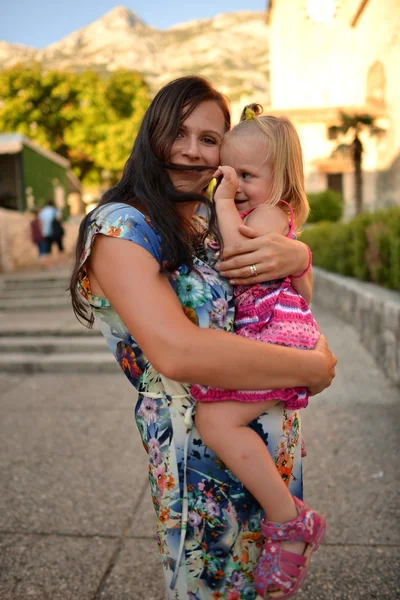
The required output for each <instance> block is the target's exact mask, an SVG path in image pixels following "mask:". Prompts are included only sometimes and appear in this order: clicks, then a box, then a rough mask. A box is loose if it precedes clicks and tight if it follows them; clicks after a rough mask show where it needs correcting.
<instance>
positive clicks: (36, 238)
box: [30, 208, 47, 261]
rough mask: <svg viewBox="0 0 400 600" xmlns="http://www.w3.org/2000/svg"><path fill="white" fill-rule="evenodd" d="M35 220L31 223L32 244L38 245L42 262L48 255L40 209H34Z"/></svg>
mask: <svg viewBox="0 0 400 600" xmlns="http://www.w3.org/2000/svg"><path fill="white" fill-rule="evenodd" d="M32 212H33V219H32V220H31V222H30V226H31V238H32V242H33V243H34V244H35V245H36V247H37V249H38V252H39V259H40V260H41V261H42V260H43V259H44V257H45V255H46V254H47V252H46V241H45V239H44V236H43V230H42V222H41V220H40V218H39V212H40V211H39V209H38V208H34V209H33V211H32Z"/></svg>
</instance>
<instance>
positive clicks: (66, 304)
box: [0, 268, 120, 374]
mask: <svg viewBox="0 0 400 600" xmlns="http://www.w3.org/2000/svg"><path fill="white" fill-rule="evenodd" d="M68 277H69V270H68V269H65V268H64V269H60V270H53V271H51V272H50V271H46V272H38V273H36V272H35V273H19V274H11V275H1V276H0V372H3V373H16V374H17V373H36V372H41V373H43V372H49V373H104V372H107V373H108V372H109V373H116V372H119V370H120V369H119V366H118V365H117V363H116V361H115V359H114V358H113V356H112V354H111V353H110V351H109V350H108V348H107V345H106V343H105V340H104V339H103V337H102V336H101V334H100V332H99V331H98V330H96V329H95V328H94V329H89V330H88V329H86V328H85V327H84V326H82V325H81V324H80V323H79V322H78V321H77V320H76V318H75V316H74V314H73V312H72V308H71V301H70V298H69V293H68V292H67V291H66V289H67V287H68Z"/></svg>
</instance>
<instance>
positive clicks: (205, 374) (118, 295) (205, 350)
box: [90, 235, 336, 393]
mask: <svg viewBox="0 0 400 600" xmlns="http://www.w3.org/2000/svg"><path fill="white" fill-rule="evenodd" d="M90 271H91V272H92V273H93V274H94V276H95V278H96V281H97V282H98V284H99V285H100V287H101V289H102V290H103V293H104V295H105V296H106V297H107V298H108V299H109V300H110V302H111V304H112V305H113V308H114V309H115V310H116V312H117V313H118V315H119V316H120V317H121V319H122V320H123V322H124V323H125V325H126V326H127V328H128V330H129V332H130V333H131V335H132V336H133V337H134V338H135V340H136V341H137V343H138V344H139V346H140V347H141V348H142V350H143V352H144V354H145V355H146V356H147V358H148V359H149V361H150V362H151V363H152V365H153V366H154V368H155V369H157V370H158V371H159V372H161V373H163V374H164V375H165V376H167V377H169V378H171V379H174V380H177V381H182V382H186V383H200V384H204V385H211V386H214V387H223V388H227V389H243V388H247V389H264V388H265V389H267V388H283V387H298V386H305V387H311V388H313V392H314V393H317V392H318V391H321V390H322V389H323V388H325V387H327V386H328V385H330V383H331V380H332V378H333V377H334V367H335V364H336V359H335V357H334V356H333V355H332V354H331V353H330V351H329V350H328V349H326V348H324V347H323V345H322V348H321V346H320V348H317V349H316V350H312V351H305V350H297V349H293V348H284V347H281V346H274V345H271V344H264V343H262V342H256V341H253V340H248V339H245V338H242V337H240V336H236V335H232V334H229V333H226V332H223V331H218V330H214V329H202V328H200V327H197V326H196V325H194V324H193V323H192V322H191V321H190V320H189V319H188V318H187V317H186V316H185V314H184V312H183V310H182V306H181V305H180V303H179V300H178V298H177V296H176V294H175V292H174V291H173V289H172V287H171V285H170V283H169V281H168V279H167V278H166V277H165V276H163V275H161V274H160V272H159V264H158V262H157V261H156V260H155V259H154V258H153V257H152V256H151V255H150V254H149V253H148V252H147V251H146V250H144V249H143V248H141V247H140V246H138V245H136V244H134V243H132V242H130V241H127V240H121V239H115V238H110V237H105V236H102V235H99V236H98V237H97V239H96V241H95V244H94V247H93V251H92V254H91V258H90Z"/></svg>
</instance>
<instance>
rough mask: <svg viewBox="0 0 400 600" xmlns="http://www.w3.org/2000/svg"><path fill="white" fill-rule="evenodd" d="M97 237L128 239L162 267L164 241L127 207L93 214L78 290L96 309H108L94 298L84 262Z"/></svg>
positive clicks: (106, 207) (104, 208)
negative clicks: (145, 251)
mask: <svg viewBox="0 0 400 600" xmlns="http://www.w3.org/2000/svg"><path fill="white" fill-rule="evenodd" d="M98 234H102V235H106V236H110V237H114V238H121V239H124V240H129V241H131V242H133V243H134V244H138V245H139V246H141V247H142V248H144V249H145V250H147V251H148V252H149V253H150V254H151V255H152V256H153V257H154V258H155V259H156V260H157V261H158V262H159V263H160V265H161V262H162V250H161V239H160V237H159V235H158V234H157V233H156V231H155V229H154V228H153V227H152V225H151V222H150V220H149V218H148V217H146V216H145V215H144V214H142V213H141V212H140V211H139V210H137V209H136V208H134V207H133V206H130V205H128V204H122V203H118V204H115V203H113V204H106V205H104V206H100V207H99V208H98V209H96V210H95V211H94V212H93V215H92V219H91V221H90V224H89V230H88V234H87V238H86V242H85V247H84V250H83V252H82V255H81V260H80V273H79V280H78V284H79V291H80V292H81V294H82V295H83V296H85V298H86V299H87V300H88V301H89V302H90V304H92V306H96V307H105V306H109V302H108V300H106V299H105V298H99V297H97V296H93V295H92V293H91V290H90V283H89V280H88V277H87V273H86V269H85V263H86V261H87V259H88V257H89V256H90V253H91V251H92V248H93V243H94V241H95V239H96V236H97V235H98Z"/></svg>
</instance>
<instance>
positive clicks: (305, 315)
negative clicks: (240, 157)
mask: <svg viewBox="0 0 400 600" xmlns="http://www.w3.org/2000/svg"><path fill="white" fill-rule="evenodd" d="M285 204H286V203H285ZM288 206H289V209H290V214H291V217H290V223H289V225H290V227H289V233H288V234H287V237H295V235H294V220H293V212H292V208H291V206H290V205H288ZM250 212H251V210H250V211H247V212H246V213H243V214H241V217H242V218H245V217H246V216H247V215H248V214H249V213H250ZM234 301H235V333H236V334H237V335H241V336H243V337H246V338H250V339H252V340H259V341H261V342H268V343H269V344H279V345H281V346H290V347H294V348H301V349H308V350H311V349H312V348H313V347H314V346H315V344H316V342H317V341H318V338H319V336H320V331H319V327H318V325H317V323H316V321H315V319H314V317H313V315H312V313H311V310H310V307H309V306H308V304H307V302H306V301H305V300H304V298H303V297H302V296H301V295H300V294H299V293H298V292H296V290H295V289H294V288H293V286H292V283H291V280H290V277H287V278H285V279H279V280H274V281H268V282H266V283H256V284H255V285H252V286H236V287H235V289H234ZM191 394H192V396H193V397H194V398H195V399H196V400H199V401H201V402H223V401H224V400H237V401H238V402H262V401H264V400H281V401H283V402H285V404H286V408H287V409H289V410H297V409H299V408H304V407H306V406H307V404H308V396H309V393H308V390H307V389H306V388H285V389H279V390H224V389H220V388H212V387H208V386H202V385H193V386H192V388H191Z"/></svg>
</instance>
